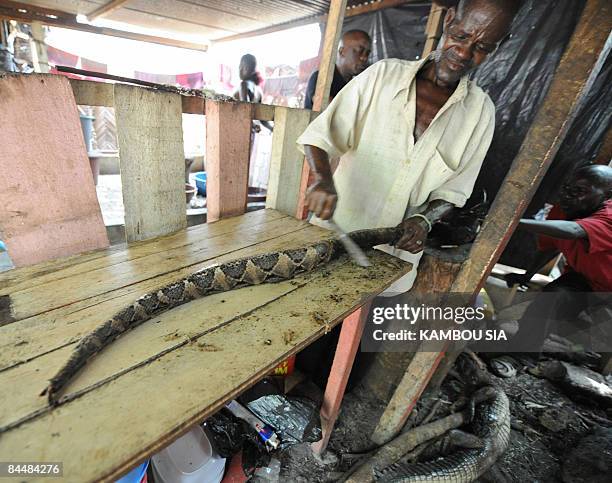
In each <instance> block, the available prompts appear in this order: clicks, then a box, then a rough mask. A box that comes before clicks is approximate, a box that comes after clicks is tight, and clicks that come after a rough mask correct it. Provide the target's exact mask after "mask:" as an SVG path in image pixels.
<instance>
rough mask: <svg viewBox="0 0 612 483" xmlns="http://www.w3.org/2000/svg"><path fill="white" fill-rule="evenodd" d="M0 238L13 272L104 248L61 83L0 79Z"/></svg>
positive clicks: (39, 77)
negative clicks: (15, 267) (24, 267)
mask: <svg viewBox="0 0 612 483" xmlns="http://www.w3.org/2000/svg"><path fill="white" fill-rule="evenodd" d="M0 103H1V104H2V108H1V109H0V123H1V125H2V128H1V134H0V146H1V147H0V166H1V168H0V171H1V174H0V232H1V233H0V238H1V239H3V240H4V242H5V243H6V245H7V247H8V252H9V254H10V256H11V258H12V260H13V263H14V264H15V266H23V265H29V264H34V263H39V262H42V261H44V260H49V259H52V258H57V257H65V256H68V255H72V254H75V253H81V252H84V251H87V250H93V249H96V248H101V247H105V246H108V238H107V236H106V230H105V228H104V222H103V221H102V214H101V213H100V207H99V205H98V200H97V197H96V190H95V187H94V183H93V178H92V175H91V168H90V166H89V159H88V158H87V150H86V149H85V143H84V142H83V134H82V131H81V125H80V121H79V115H78V112H77V109H76V105H75V102H74V97H73V94H72V90H71V89H70V84H69V83H68V80H67V79H66V78H62V77H58V76H52V75H44V74H36V75H34V74H33V75H27V76H26V75H6V76H0Z"/></svg>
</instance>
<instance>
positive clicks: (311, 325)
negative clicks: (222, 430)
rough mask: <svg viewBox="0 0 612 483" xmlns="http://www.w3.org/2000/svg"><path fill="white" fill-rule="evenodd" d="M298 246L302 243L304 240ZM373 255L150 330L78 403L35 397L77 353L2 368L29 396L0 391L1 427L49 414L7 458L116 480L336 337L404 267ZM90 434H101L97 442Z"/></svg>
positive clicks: (140, 331)
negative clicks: (336, 328) (319, 341)
mask: <svg viewBox="0 0 612 483" xmlns="http://www.w3.org/2000/svg"><path fill="white" fill-rule="evenodd" d="M308 230H312V233H315V232H316V234H317V236H320V233H322V232H321V230H320V229H318V228H316V227H308ZM237 236H238V233H236V234H234V235H232V236H231V237H237ZM292 240H293V243H303V234H302V233H296V234H295V235H293V239H292ZM283 242H284V243H285V244H286V245H288V244H291V240H290V239H287V240H283ZM371 258H372V261H373V262H374V263H373V267H371V268H369V269H363V268H360V267H357V266H356V265H355V264H353V263H352V262H350V260H348V259H347V258H341V259H339V260H337V261H335V262H333V263H332V264H331V265H330V266H329V270H321V271H316V272H313V273H312V274H310V275H308V276H306V277H297V278H296V279H294V280H293V281H289V282H284V283H281V284H265V285H261V286H258V287H252V288H248V289H243V290H240V291H236V292H235V293H226V294H217V295H214V296H210V297H205V298H204V299H200V300H198V301H194V302H191V303H189V304H186V305H184V306H182V307H180V308H177V309H175V310H173V311H170V312H168V313H166V314H163V315H162V316H161V317H159V318H158V319H156V320H152V321H149V322H146V323H145V324H143V325H142V326H140V327H138V328H136V329H135V330H134V331H132V332H130V333H128V334H126V335H125V336H123V337H122V338H120V339H119V340H117V341H115V343H113V344H112V345H111V346H110V347H108V348H107V350H105V351H103V352H102V353H101V354H100V355H99V356H98V357H97V358H95V359H94V360H93V361H92V362H91V363H90V364H88V365H87V366H86V368H85V369H84V370H83V371H82V372H81V373H80V374H79V376H78V378H77V379H76V380H75V381H74V382H73V383H72V384H71V385H70V388H69V392H72V391H78V390H79V389H85V391H84V392H83V395H82V396H81V397H79V398H77V399H74V400H72V401H70V402H69V403H66V404H64V405H62V406H60V407H59V408H55V409H52V410H51V409H48V410H45V409H44V403H41V400H42V399H43V398H40V397H39V396H37V392H38V390H39V389H38V388H39V386H40V385H41V384H42V385H44V381H45V379H46V378H48V377H49V376H50V374H51V373H53V371H54V370H55V369H56V368H57V364H58V363H60V362H61V361H62V360H63V358H64V357H65V356H66V355H67V353H68V352H69V349H70V347H66V348H64V349H60V350H58V351H55V352H53V353H50V354H48V355H46V356H42V357H40V358H38V359H36V360H33V361H31V362H28V363H26V364H23V365H20V366H17V367H15V368H13V369H10V370H8V371H3V372H0V378H2V385H3V387H4V384H5V383H9V382H10V383H11V384H12V386H13V387H19V388H22V390H16V391H10V392H11V393H12V394H7V393H6V392H2V393H1V394H0V398H2V399H0V401H1V403H0V408H2V412H1V418H2V424H3V425H4V426H5V429H6V422H9V423H10V422H11V421H12V422H15V421H16V419H18V418H20V417H23V415H24V414H28V411H31V410H33V409H35V408H39V409H42V411H41V412H40V413H39V414H38V415H36V416H32V419H31V420H29V421H28V422H26V423H22V424H17V425H16V426H14V427H12V429H9V430H7V431H4V432H3V433H2V435H1V437H0V454H2V455H3V457H4V458H5V459H7V460H20V461H25V460H32V461H35V460H46V461H63V462H64V474H65V475H66V476H67V477H68V478H69V480H70V481H82V482H88V481H97V480H100V479H102V480H105V481H112V480H114V479H116V478H117V477H118V476H120V475H121V474H122V473H124V472H126V471H127V470H129V469H130V468H131V467H133V466H135V465H136V464H138V463H139V462H140V461H142V460H143V459H145V458H147V457H148V456H150V455H151V454H153V453H155V452H157V451H159V450H160V449H161V448H163V447H164V446H166V445H167V444H169V443H170V442H171V441H172V440H174V439H175V438H177V437H178V436H180V435H181V434H182V433H184V432H185V431H187V430H188V429H189V427H190V426H191V425H193V424H196V423H198V422H200V421H202V420H203V419H205V418H206V417H207V416H208V415H210V414H212V413H214V412H215V411H216V410H217V409H218V408H219V407H220V406H221V405H222V404H223V403H224V402H225V401H226V400H228V399H230V398H232V397H235V396H236V395H237V394H239V393H240V392H242V391H243V390H244V389H246V388H247V387H248V386H250V385H252V384H253V383H254V382H255V381H256V380H258V379H259V378H261V377H262V376H264V375H265V374H267V373H268V372H269V371H270V370H271V368H273V367H274V366H275V365H276V364H278V363H279V362H280V361H282V360H284V359H285V358H286V357H287V356H288V355H290V354H293V353H295V352H297V351H298V350H300V349H301V348H302V347H304V346H305V345H307V344H308V343H310V342H311V341H312V340H314V339H315V338H317V337H319V336H321V335H322V334H323V333H324V332H326V331H327V330H329V329H330V328H331V327H332V326H333V325H334V324H335V323H337V322H338V321H339V320H341V319H342V318H343V317H344V316H345V315H346V314H347V313H349V312H351V311H353V310H354V309H355V308H356V307H358V306H359V305H360V304H361V303H363V302H362V300H363V299H362V294H370V293H377V292H380V291H381V290H382V289H383V288H384V287H385V286H387V285H389V284H390V283H391V282H392V281H393V280H395V279H396V278H397V277H398V276H401V275H402V274H403V273H405V272H406V270H407V268H408V266H407V265H406V264H404V262H401V261H400V260H398V259H393V258H391V257H389V256H388V255H386V254H383V253H380V252H377V253H375V254H372V255H371ZM332 297H333V300H334V303H330V300H331V299H332ZM157 322H159V323H157ZM39 337H40V338H41V339H44V338H45V333H44V332H40V334H39ZM149 358H150V359H151V360H150V362H148V363H143V361H146V360H148V359H149ZM17 393H21V396H20V395H18V394H17ZM145 401H146V404H143V402H145ZM41 404H42V405H41ZM92 427H93V428H96V427H97V428H103V430H100V431H99V432H98V433H97V434H96V436H95V437H92V433H91V428H92ZM117 441H120V442H121V444H117ZM23 481H34V480H33V479H29V480H28V479H27V478H23Z"/></svg>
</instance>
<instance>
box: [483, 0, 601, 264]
mask: <svg viewBox="0 0 612 483" xmlns="http://www.w3.org/2000/svg"><path fill="white" fill-rule="evenodd" d="M584 3H585V2H584V1H583V0H527V1H525V2H524V4H523V7H522V8H521V10H520V11H519V13H518V15H517V17H516V19H515V22H514V24H513V27H512V35H511V37H510V39H509V40H508V41H507V42H505V43H504V44H502V45H501V46H500V48H499V49H498V50H497V52H495V53H494V54H493V55H492V56H491V57H490V58H489V59H488V61H487V62H486V63H485V64H483V65H482V66H480V68H479V69H478V70H477V71H476V72H475V74H474V76H473V77H474V79H475V80H476V82H477V83H478V85H480V86H481V87H482V88H483V89H484V90H485V91H487V92H488V93H489V95H490V96H491V98H492V99H493V102H494V103H495V107H496V127H495V135H494V137H493V142H492V144H491V148H490V149H489V153H488V154H487V157H486V159H485V161H484V163H483V168H482V170H481V173H480V176H479V178H478V180H477V181H476V187H475V190H474V193H475V194H477V193H479V192H480V189H483V188H484V189H486V190H487V193H488V194H489V196H490V197H493V196H495V195H496V193H497V191H498V190H499V188H500V186H501V184H502V182H503V179H504V176H505V175H506V173H507V172H508V169H509V168H510V165H511V164H512V161H513V160H514V157H515V156H516V154H517V153H518V150H519V148H520V146H521V144H522V142H523V139H524V138H525V135H526V133H527V130H528V129H529V127H530V125H531V123H532V121H533V119H534V117H535V115H536V113H537V111H538V108H539V107H540V104H541V102H542V100H543V99H544V96H545V95H546V92H547V91H548V88H549V87H550V83H551V81H552V79H553V75H554V72H555V69H556V68H557V65H558V63H559V60H560V58H561V55H562V54H563V51H564V50H565V47H566V45H567V43H568V42H569V40H570V38H571V35H572V33H573V31H574V28H575V25H576V22H577V21H578V19H579V17H580V14H581V12H582V8H583V7H584ZM611 94H612V65H611V60H610V59H609V58H608V60H607V62H606V65H605V67H604V69H603V70H602V72H601V73H600V74H599V76H598V78H597V81H596V83H595V85H594V86H593V88H592V89H591V91H590V93H589V95H588V97H587V100H586V102H585V104H584V105H583V107H582V108H581V110H580V112H579V114H578V117H577V119H576V120H575V122H574V123H573V124H572V126H571V128H570V131H569V132H568V135H567V137H566V138H565V142H564V143H563V144H562V145H561V148H560V149H559V152H558V154H557V156H556V158H555V159H554V161H553V163H552V165H551V168H550V170H549V171H548V173H547V175H546V176H545V178H544V180H543V181H542V183H541V184H540V187H539V188H538V191H537V192H536V194H535V196H534V198H533V200H532V202H531V204H530V205H529V207H528V209H527V210H526V212H525V214H524V215H523V216H524V217H532V216H533V215H534V214H535V213H536V212H537V211H538V210H539V209H541V208H542V207H543V205H544V203H545V202H546V201H549V202H554V201H555V198H556V195H557V190H558V188H559V187H560V186H561V184H562V182H563V179H564V177H565V176H567V175H568V174H569V173H571V171H572V170H573V169H574V168H575V167H577V166H579V165H583V164H586V163H588V162H589V161H591V160H592V159H594V158H595V157H596V155H597V152H598V150H599V148H600V146H601V143H602V142H603V137H604V135H605V133H606V131H607V129H608V128H609V126H610V120H611V118H612V109H611V108H610V105H609V101H608V102H606V99H608V100H609V99H610V95H611ZM534 162H537V160H534ZM535 249H536V245H535V237H534V236H533V235H531V234H528V233H525V232H521V231H517V232H516V234H515V235H514V236H513V237H512V239H511V241H510V243H509V244H508V247H507V248H506V250H505V252H504V254H503V255H502V258H501V262H502V263H506V264H509V265H513V266H518V267H523V268H524V267H526V265H528V264H529V263H531V260H532V255H533V253H534V251H535Z"/></svg>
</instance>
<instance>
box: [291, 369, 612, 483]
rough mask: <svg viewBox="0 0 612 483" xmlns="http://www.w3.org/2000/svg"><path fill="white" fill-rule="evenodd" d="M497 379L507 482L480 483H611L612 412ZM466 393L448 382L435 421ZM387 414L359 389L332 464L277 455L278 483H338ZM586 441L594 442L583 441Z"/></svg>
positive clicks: (351, 397)
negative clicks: (503, 404) (505, 427)
mask: <svg viewBox="0 0 612 483" xmlns="http://www.w3.org/2000/svg"><path fill="white" fill-rule="evenodd" d="M491 377H492V378H493V379H494V381H495V382H497V383H499V384H500V385H501V386H502V387H503V388H504V390H505V391H506V394H507V395H508V397H509V399H510V407H511V414H512V426H513V428H512V431H511V436H510V445H509V447H508V449H507V450H506V452H505V453H504V455H503V457H502V458H501V459H500V460H498V467H499V469H500V473H501V475H500V474H498V475H496V476H493V475H491V474H487V475H485V476H484V477H482V478H481V479H480V480H479V481H483V482H485V481H496V482H497V481H504V480H505V481H509V482H542V483H547V482H560V481H564V482H566V483H568V482H572V483H578V482H589V483H593V482H610V481H612V476H611V475H612V429H606V428H612V413H611V412H610V410H608V412H606V411H604V410H603V409H601V408H598V407H596V406H593V405H592V404H590V403H589V402H587V401H583V402H576V401H572V400H571V399H569V398H568V397H567V396H566V394H565V393H564V392H563V391H561V390H560V389H558V388H557V387H556V386H555V385H553V383H551V382H549V381H548V380H546V379H541V378H539V377H536V376H534V375H532V374H530V373H528V372H521V373H520V374H519V375H518V376H516V377H514V378H512V379H499V378H497V377H495V376H493V375H491ZM461 389H462V383H461V382H460V381H458V380H456V379H454V378H453V377H452V376H449V377H448V378H447V380H446V381H445V382H444V384H443V386H442V395H441V399H442V402H441V403H438V405H437V407H438V409H437V411H436V413H435V414H436V416H435V417H434V418H433V419H438V417H442V416H443V415H444V412H445V408H448V405H450V403H451V402H452V401H453V400H454V399H455V398H456V397H457V394H458V392H459V391H461ZM429 401H431V402H430V403H429V404H427V403H423V404H421V407H417V410H419V409H420V411H421V415H426V414H429V413H430V412H431V406H433V403H434V402H435V399H430V400H429ZM430 405H431V406H430ZM383 409H384V404H383V403H382V402H381V401H378V400H376V399H375V398H374V397H373V396H372V395H370V394H369V393H368V392H367V391H366V390H365V389H364V388H363V387H361V386H357V387H356V388H355V389H353V390H352V391H351V392H350V393H349V394H347V395H346V397H345V399H344V402H343V406H342V412H341V414H340V417H339V420H338V422H337V424H336V428H335V430H334V432H333V434H332V437H331V440H330V444H329V451H328V453H327V455H326V458H325V459H326V460H327V461H325V462H321V461H318V460H317V459H316V458H315V457H314V456H313V455H312V453H311V451H310V448H309V445H308V444H301V445H297V446H294V447H292V448H290V449H288V450H285V451H284V452H283V453H281V454H280V455H279V458H280V460H281V462H282V469H281V477H280V481H281V482H296V483H300V482H308V483H310V482H332V481H339V480H340V479H341V478H342V475H343V474H344V472H345V471H347V470H348V469H349V468H350V467H351V465H352V464H354V463H355V462H356V461H358V459H359V456H360V455H359V454H360V453H364V452H367V451H370V450H371V449H373V444H372V443H371V442H370V440H369V436H370V435H371V434H372V432H373V429H374V427H375V425H376V423H377V421H378V418H379V416H380V414H381V413H382V411H383ZM417 414H418V413H417ZM413 417H418V416H413ZM587 435H592V436H590V438H587V439H586V440H583V438H584V437H585V436H587ZM581 441H582V443H581Z"/></svg>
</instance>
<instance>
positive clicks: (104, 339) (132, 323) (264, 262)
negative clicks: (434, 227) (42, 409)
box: [41, 228, 400, 405]
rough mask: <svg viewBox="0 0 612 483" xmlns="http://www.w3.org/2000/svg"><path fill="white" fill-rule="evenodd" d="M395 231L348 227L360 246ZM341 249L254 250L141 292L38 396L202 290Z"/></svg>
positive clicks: (294, 267) (274, 274) (230, 285)
mask: <svg viewBox="0 0 612 483" xmlns="http://www.w3.org/2000/svg"><path fill="white" fill-rule="evenodd" d="M399 235H400V230H399V228H377V229H372V230H360V231H355V232H352V233H349V236H350V237H351V238H352V239H353V241H354V242H355V243H357V245H359V246H360V247H361V248H362V249H368V248H371V247H373V246H376V245H380V244H383V243H389V242H393V241H395V240H397V239H398V238H399ZM343 252H344V247H343V246H342V244H341V243H340V242H339V241H338V240H337V239H330V240H323V241H320V242H317V243H313V244H310V245H307V246H304V247H301V248H296V249H291V250H281V251H278V252H273V253H266V254H263V255H255V256H252V257H248V258H242V259H239V260H234V261H231V262H227V263H222V264H220V265H216V266H212V267H208V268H204V269H202V270H200V271H198V272H195V273H193V274H192V275H189V276H188V277H185V278H183V279H181V280H178V281H176V282H173V283H171V284H169V285H166V286H165V287H162V288H160V289H158V290H156V291H155V292H150V293H148V294H146V295H143V296H142V297H140V298H139V299H138V300H137V301H136V302H134V303H133V304H132V305H130V306H128V307H126V308H125V309H123V310H121V311H119V312H117V313H116V314H115V315H114V316H113V317H112V318H111V319H109V320H107V321H106V322H104V323H103V324H102V325H100V326H98V327H97V328H96V329H94V331H93V332H91V333H90V334H88V335H86V336H85V337H84V338H83V339H81V341H80V342H79V343H78V344H77V346H76V347H75V349H74V351H73V352H72V354H71V355H70V358H69V359H68V361H67V362H66V363H65V364H64V365H63V367H62V368H61V369H60V370H59V371H58V372H57V374H56V375H55V376H54V377H53V378H52V379H51V380H50V381H49V385H48V386H47V388H46V389H45V390H44V391H43V392H42V393H41V396H42V395H45V394H46V395H47V398H48V400H49V403H50V404H52V405H53V404H56V403H57V402H58V396H59V392H60V391H61V390H62V389H63V388H64V387H65V386H66V384H68V382H70V381H71V380H72V378H73V377H74V376H75V375H76V373H77V372H78V371H79V370H80V369H81V368H82V367H83V366H84V365H85V364H86V363H87V362H88V361H89V360H90V359H91V358H92V357H93V356H94V355H95V354H97V353H98V352H100V351H101V350H102V349H103V348H104V347H105V346H107V345H109V344H110V343H111V342H112V341H113V340H115V339H116V338H117V337H119V336H120V335H121V334H123V333H124V332H126V331H128V330H130V329H133V328H134V327H136V326H138V325H140V324H141V323H143V322H145V321H147V320H149V319H151V318H153V317H155V316H157V315H159V314H161V313H162V312H165V311H167V310H170V309H172V308H174V307H177V306H179V305H182V304H184V303H187V302H189V301H191V300H194V299H197V298H201V297H204V296H206V295H210V294H214V293H219V292H225V291H228V290H234V289H237V288H241V287H246V286H249V285H259V284H261V283H274V282H280V281H283V280H288V279H290V278H293V277H294V276H296V275H299V274H302V273H306V272H310V271H312V270H314V269H316V268H318V267H320V266H322V265H324V264H326V263H327V262H329V261H330V260H331V259H333V258H335V257H337V256H338V255H340V254H341V253H343Z"/></svg>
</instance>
